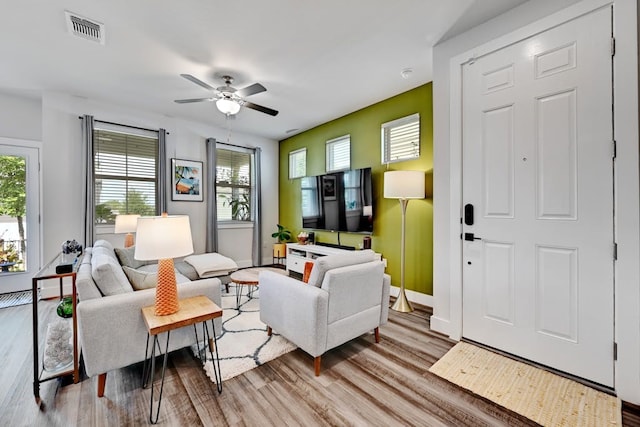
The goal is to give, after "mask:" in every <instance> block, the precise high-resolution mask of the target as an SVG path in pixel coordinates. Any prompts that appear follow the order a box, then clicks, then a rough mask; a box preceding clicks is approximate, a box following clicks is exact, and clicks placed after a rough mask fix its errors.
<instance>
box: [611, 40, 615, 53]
mask: <svg viewBox="0 0 640 427" xmlns="http://www.w3.org/2000/svg"><path fill="white" fill-rule="evenodd" d="M615 55H616V38H615V37H611V56H615Z"/></svg>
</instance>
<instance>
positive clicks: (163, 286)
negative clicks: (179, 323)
mask: <svg viewBox="0 0 640 427" xmlns="http://www.w3.org/2000/svg"><path fill="white" fill-rule="evenodd" d="M136 233H137V235H138V242H137V244H136V250H135V254H134V258H135V259H137V260H141V261H151V260H158V285H157V286H156V304H155V306H156V309H155V313H156V315H158V316H166V315H168V314H173V313H175V312H177V311H178V310H179V309H180V305H179V303H178V287H177V285H176V273H175V270H174V268H173V258H178V257H182V256H186V255H189V254H192V253H193V240H192V239H191V226H190V224H189V217H188V216H186V215H172V216H167V215H166V214H165V215H163V216H150V217H145V216H143V217H140V218H138V228H137V230H136Z"/></svg>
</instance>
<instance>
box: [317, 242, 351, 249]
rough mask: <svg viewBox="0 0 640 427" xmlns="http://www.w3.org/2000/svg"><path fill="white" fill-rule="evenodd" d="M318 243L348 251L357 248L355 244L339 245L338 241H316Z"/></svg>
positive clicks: (318, 244)
mask: <svg viewBox="0 0 640 427" xmlns="http://www.w3.org/2000/svg"><path fill="white" fill-rule="evenodd" d="M316 245H317V246H326V247H328V248H336V249H344V250H346V251H355V250H356V247H355V246H344V245H339V244H337V243H325V242H316Z"/></svg>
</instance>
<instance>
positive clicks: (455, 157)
mask: <svg viewBox="0 0 640 427" xmlns="http://www.w3.org/2000/svg"><path fill="white" fill-rule="evenodd" d="M611 5H615V7H614V35H616V34H621V35H622V36H623V37H620V39H619V40H618V42H617V43H616V55H615V56H614V80H615V81H616V86H615V87H614V122H615V125H614V134H615V135H614V136H615V139H616V141H617V152H618V156H617V159H616V172H615V177H614V182H615V185H616V200H615V201H614V206H615V219H614V220H615V223H616V236H615V238H616V242H617V244H618V260H617V261H616V266H615V277H616V279H615V280H616V283H615V286H614V292H615V338H616V342H617V344H618V359H617V361H616V362H615V384H616V385H615V388H616V391H617V393H618V395H619V396H620V397H621V398H622V399H623V400H626V401H629V402H632V403H635V404H638V403H640V387H639V386H640V362H638V361H639V360H640V327H639V326H638V323H639V318H640V316H639V315H638V309H639V308H640V290H639V289H638V286H637V283H638V279H639V278H640V268H639V266H638V261H637V260H638V259H640V194H639V193H640V182H639V181H640V177H639V175H640V174H639V172H640V171H639V169H638V161H639V158H640V156H639V150H638V137H639V136H638V133H639V132H638V81H637V76H638V74H637V73H638V68H637V67H638V58H637V45H638V36H637V30H638V23H637V7H638V6H637V4H635V0H614V1H612V0H583V1H582V2H579V3H576V4H574V5H572V6H570V7H567V8H566V9H563V10H561V11H559V12H556V13H554V14H552V15H549V16H547V17H545V18H543V19H541V20H539V21H536V22H534V23H532V24H529V25H526V26H524V27H522V28H520V29H518V30H516V31H513V32H511V33H509V34H507V35H504V36H502V37H499V38H496V39H494V40H492V41H490V42H488V43H486V44H483V45H481V46H479V47H477V48H474V49H472V50H468V51H466V52H465V53H463V54H460V55H457V56H455V57H453V58H452V59H451V60H450V63H449V70H450V87H449V100H450V110H449V141H448V145H449V174H448V175H449V176H448V178H449V196H450V197H449V206H448V212H449V230H448V240H449V244H450V246H449V253H448V254H446V255H445V257H446V258H448V265H449V277H448V279H449V283H448V289H449V298H448V300H449V310H450V311H449V319H448V323H446V320H447V319H438V322H439V323H440V324H442V325H443V326H445V325H446V327H447V329H448V331H447V332H448V333H449V336H450V337H451V338H453V339H457V340H459V339H460V338H461V337H462V244H461V240H460V233H461V225H460V223H459V220H458V218H460V217H461V214H462V213H461V207H462V133H461V132H462V114H461V112H462V64H463V63H465V62H466V61H468V60H469V59H471V58H474V57H477V56H480V55H485V54H488V53H490V52H493V51H496V50H499V49H501V48H503V47H505V46H508V45H510V44H513V43H515V42H518V41H520V40H523V39H526V38H528V37H531V36H533V35H535V34H538V33H541V32H543V31H545V30H547V29H549V28H552V27H555V26H558V25H561V24H562V23H564V22H567V21H570V20H572V19H575V18H577V17H579V16H581V15H584V14H586V13H589V12H591V11H593V10H595V9H598V8H601V7H608V6H611ZM634 35H635V37H633V36H634ZM618 182H620V183H622V184H623V185H618ZM445 297H446V296H445ZM435 298H436V299H437V298H438V295H435Z"/></svg>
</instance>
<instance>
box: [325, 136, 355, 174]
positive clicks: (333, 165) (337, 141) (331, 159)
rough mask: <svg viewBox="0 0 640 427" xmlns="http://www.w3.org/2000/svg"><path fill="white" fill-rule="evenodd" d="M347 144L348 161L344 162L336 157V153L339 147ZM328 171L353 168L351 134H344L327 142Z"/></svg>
mask: <svg viewBox="0 0 640 427" xmlns="http://www.w3.org/2000/svg"><path fill="white" fill-rule="evenodd" d="M345 145H346V146H347V147H348V148H347V151H348V154H347V159H346V161H347V163H346V164H342V163H341V160H342V159H340V158H336V156H335V153H336V151H337V150H338V149H341V148H343V147H344V146H345ZM325 169H326V172H327V173H329V172H339V171H344V170H349V169H351V135H349V134H347V135H342V136H339V137H337V138H333V139H330V140H328V141H327V142H326V160H325Z"/></svg>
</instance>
